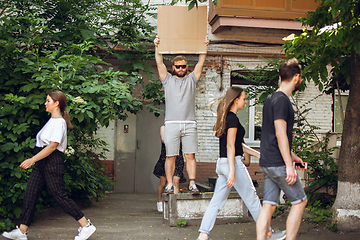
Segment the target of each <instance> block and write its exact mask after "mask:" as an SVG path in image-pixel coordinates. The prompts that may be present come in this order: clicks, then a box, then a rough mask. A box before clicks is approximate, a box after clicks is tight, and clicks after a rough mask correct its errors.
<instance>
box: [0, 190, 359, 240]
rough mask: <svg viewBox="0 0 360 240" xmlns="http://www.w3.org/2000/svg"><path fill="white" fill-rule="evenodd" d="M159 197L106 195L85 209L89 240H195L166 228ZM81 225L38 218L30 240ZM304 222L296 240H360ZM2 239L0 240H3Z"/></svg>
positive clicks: (247, 235) (249, 234)
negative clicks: (91, 229)
mask: <svg viewBox="0 0 360 240" xmlns="http://www.w3.org/2000/svg"><path fill="white" fill-rule="evenodd" d="M156 199H157V197H156V194H115V193H110V194H107V195H106V196H105V197H104V198H103V199H101V200H100V201H99V202H95V203H94V204H93V205H92V206H90V207H86V208H83V211H84V214H85V216H86V217H87V218H90V219H91V221H92V222H93V223H94V225H95V226H96V227H97V231H96V232H95V233H94V234H93V235H92V236H91V238H89V240H100V239H111V240H118V239H119V240H120V239H170V240H184V239H192V240H195V239H196V238H197V236H198V232H197V230H198V228H199V226H188V227H185V228H176V227H168V226H166V225H164V224H163V220H162V215H161V214H160V213H158V212H157V211H156ZM285 219H286V218H285V217H277V218H275V219H273V222H272V226H273V228H275V229H279V230H282V229H285ZM78 227H79V225H78V223H77V222H76V221H75V220H74V219H72V218H71V217H70V216H68V215H66V214H65V213H64V212H62V211H61V210H59V209H58V208H56V209H51V210H49V209H48V210H46V211H45V212H44V213H41V214H39V216H38V217H37V220H36V222H35V223H33V224H32V225H31V227H30V229H29V234H28V238H29V240H35V239H61V240H65V239H66V240H73V239H74V236H75V235H77V228H78ZM324 227H325V225H321V226H317V225H315V224H309V223H306V222H303V223H302V224H301V227H300V230H299V234H298V237H297V240H305V239H306V240H340V239H341V240H347V239H359V233H348V234H339V233H333V232H330V231H328V230H326V229H324ZM210 237H211V239H212V240H216V239H244V240H248V239H249V240H250V239H252V240H253V239H256V236H255V222H254V221H251V222H248V223H237V224H227V225H215V227H214V229H213V230H212V232H211V235H210ZM3 239H5V238H3V237H2V236H0V240H3Z"/></svg>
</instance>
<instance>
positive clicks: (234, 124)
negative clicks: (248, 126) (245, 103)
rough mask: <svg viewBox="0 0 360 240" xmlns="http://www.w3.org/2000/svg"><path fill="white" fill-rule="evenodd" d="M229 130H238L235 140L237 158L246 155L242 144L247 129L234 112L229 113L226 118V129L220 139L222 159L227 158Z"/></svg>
mask: <svg viewBox="0 0 360 240" xmlns="http://www.w3.org/2000/svg"><path fill="white" fill-rule="evenodd" d="M229 128H237V131H236V140H235V156H242V155H243V154H244V151H243V148H242V143H243V139H244V136H245V128H244V127H243V126H242V125H241V123H240V121H239V118H238V117H237V116H236V114H235V113H233V112H230V111H229V112H228V114H227V116H226V128H225V131H224V133H223V135H222V136H221V137H220V139H219V141H220V157H222V158H226V157H227V148H226V145H227V132H228V129H229Z"/></svg>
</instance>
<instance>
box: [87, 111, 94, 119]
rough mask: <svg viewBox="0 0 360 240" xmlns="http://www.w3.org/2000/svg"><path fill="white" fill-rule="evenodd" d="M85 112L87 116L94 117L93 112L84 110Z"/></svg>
mask: <svg viewBox="0 0 360 240" xmlns="http://www.w3.org/2000/svg"><path fill="white" fill-rule="evenodd" d="M86 114H87V115H88V116H89V118H94V114H93V113H92V112H90V111H86Z"/></svg>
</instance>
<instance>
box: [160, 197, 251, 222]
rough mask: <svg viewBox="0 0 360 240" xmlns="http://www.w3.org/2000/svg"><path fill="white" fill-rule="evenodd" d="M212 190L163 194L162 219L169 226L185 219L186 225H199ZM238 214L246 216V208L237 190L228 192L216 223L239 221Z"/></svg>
mask: <svg viewBox="0 0 360 240" xmlns="http://www.w3.org/2000/svg"><path fill="white" fill-rule="evenodd" d="M213 194H214V193H213V192H206V193H201V194H200V195H191V194H190V193H181V194H170V195H166V194H163V197H162V200H163V209H164V212H163V214H164V215H163V221H164V224H167V225H169V226H170V227H175V226H177V221H178V220H182V221H187V225H200V223H201V219H202V217H203V215H204V213H205V210H206V208H207V206H208V205H209V203H210V200H211V198H212V196H213ZM239 215H243V216H244V217H246V218H248V216H249V214H248V209H247V207H246V206H245V204H244V202H243V200H242V199H241V198H240V196H239V195H238V194H237V192H230V194H229V196H228V200H227V201H226V203H225V206H224V207H223V208H222V209H221V210H220V211H219V213H218V215H217V219H216V224H226V223H234V222H240V221H241V220H240V219H239V218H238V216H239Z"/></svg>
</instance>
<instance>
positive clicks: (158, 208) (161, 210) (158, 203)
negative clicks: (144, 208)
mask: <svg viewBox="0 0 360 240" xmlns="http://www.w3.org/2000/svg"><path fill="white" fill-rule="evenodd" d="M156 205H157V210H158V212H163V207H162V202H157V203H156Z"/></svg>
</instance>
